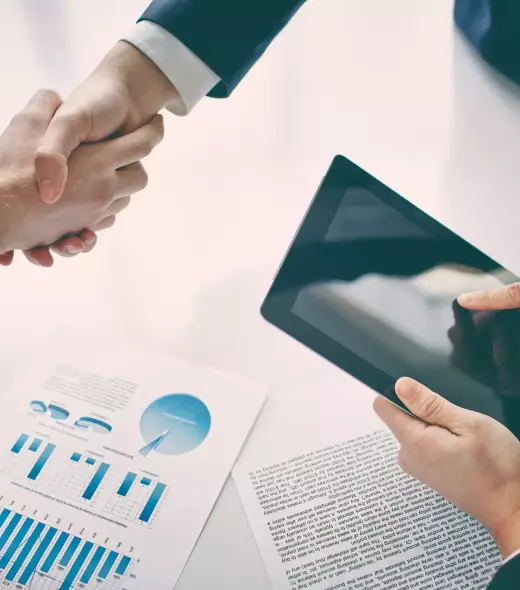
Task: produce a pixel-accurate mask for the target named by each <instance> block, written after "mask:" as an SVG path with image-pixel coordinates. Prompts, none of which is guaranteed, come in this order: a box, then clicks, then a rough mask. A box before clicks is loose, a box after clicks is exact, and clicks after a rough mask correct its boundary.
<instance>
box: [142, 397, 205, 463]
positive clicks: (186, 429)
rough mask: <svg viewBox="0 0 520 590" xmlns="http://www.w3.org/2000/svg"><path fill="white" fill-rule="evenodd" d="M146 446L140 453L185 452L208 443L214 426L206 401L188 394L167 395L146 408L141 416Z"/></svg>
mask: <svg viewBox="0 0 520 590" xmlns="http://www.w3.org/2000/svg"><path fill="white" fill-rule="evenodd" d="M140 426H141V434H142V436H143V438H144V440H145V441H146V445H145V446H144V447H143V448H142V449H141V450H140V454H141V455H143V456H146V455H148V454H150V453H151V452H152V451H154V452H156V453H161V454H163V455H182V454H183V453H188V452H190V451H192V450H193V449H195V448H197V447H198V446H199V445H200V444H202V443H203V442H204V440H205V439H206V437H207V436H208V433H209V431H210V428H211V415H210V412H209V410H208V408H207V406H206V404H205V403H204V402H202V401H201V400H200V399H199V398H197V397H195V396H193V395H188V394H185V393H176V394H170V395H165V396H163V397H161V398H159V399H157V400H155V401H154V402H153V403H152V404H150V405H149V406H148V408H146V410H145V412H144V413H143V415H142V417H141V425H140Z"/></svg>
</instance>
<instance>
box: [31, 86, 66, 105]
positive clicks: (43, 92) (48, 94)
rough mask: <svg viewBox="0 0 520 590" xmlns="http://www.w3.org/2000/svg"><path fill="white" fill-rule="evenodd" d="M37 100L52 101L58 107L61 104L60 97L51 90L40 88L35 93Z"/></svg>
mask: <svg viewBox="0 0 520 590" xmlns="http://www.w3.org/2000/svg"><path fill="white" fill-rule="evenodd" d="M36 94H37V96H38V97H39V98H44V99H48V100H49V101H53V102H54V103H56V106H58V105H59V104H60V103H61V96H60V95H59V94H58V93H57V92H56V90H53V89H52V88H40V90H38V92H37V93H36Z"/></svg>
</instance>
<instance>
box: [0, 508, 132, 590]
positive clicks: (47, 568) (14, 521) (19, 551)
mask: <svg viewBox="0 0 520 590" xmlns="http://www.w3.org/2000/svg"><path fill="white" fill-rule="evenodd" d="M137 561H138V560H136V559H135V558H134V557H133V556H130V555H127V554H125V553H120V552H118V551H115V550H113V549H110V548H108V547H104V546H102V545H98V544H96V543H95V542H93V541H92V540H87V539H83V538H81V537H80V536H77V535H73V534H72V533H68V532H66V531H60V530H59V529H58V528H57V527H55V526H52V525H49V524H46V523H44V522H40V521H38V520H36V519H33V518H29V517H27V516H24V515H23V514H20V513H18V512H15V511H11V510H10V509H8V508H3V509H1V511H0V584H2V585H4V586H6V585H7V586H9V585H10V583H13V584H15V585H16V588H27V589H28V590H36V589H42V590H44V589H45V590H72V589H73V588H77V587H78V584H79V585H80V586H79V587H82V588H96V589H103V588H105V589H106V590H116V589H120V588H121V586H122V585H123V583H124V581H125V579H126V578H127V577H128V576H131V577H133V578H135V575H134V574H132V564H133V563H134V562H137Z"/></svg>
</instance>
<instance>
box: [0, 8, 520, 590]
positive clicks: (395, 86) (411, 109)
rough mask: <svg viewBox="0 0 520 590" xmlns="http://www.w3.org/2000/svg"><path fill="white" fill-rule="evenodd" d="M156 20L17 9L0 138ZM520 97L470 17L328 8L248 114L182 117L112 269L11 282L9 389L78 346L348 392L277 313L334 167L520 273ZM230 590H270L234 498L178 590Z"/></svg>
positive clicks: (10, 273)
mask: <svg viewBox="0 0 520 590" xmlns="http://www.w3.org/2000/svg"><path fill="white" fill-rule="evenodd" d="M215 1H217V0H215ZM145 5H146V2H145V1H143V0H111V1H110V2H106V1H104V0H89V1H88V2H81V1H79V0H3V2H2V19H1V20H0V39H1V45H0V60H1V65H0V73H1V75H2V78H1V79H2V93H1V98H0V100H1V106H2V109H1V111H0V127H3V126H5V125H6V124H7V123H8V121H9V119H10V117H11V116H12V114H13V113H14V112H15V111H16V110H17V109H19V108H21V106H22V105H23V104H25V102H26V101H27V100H28V98H29V96H30V95H31V93H32V92H33V91H34V90H36V89H37V88H38V87H39V86H51V87H56V88H57V89H59V90H60V91H62V92H63V93H64V94H66V93H67V92H69V91H70V90H71V89H72V88H73V87H74V85H76V84H77V83H78V82H79V81H80V80H81V79H82V78H83V77H85V75H86V74H87V73H88V72H89V71H90V70H91V69H92V68H93V67H94V66H95V65H96V63H97V62H98V61H99V60H100V59H101V57H102V55H103V54H104V53H105V52H106V51H107V50H108V49H109V48H110V46H111V45H112V44H113V43H114V42H115V41H116V40H117V39H118V38H119V36H121V35H122V34H123V33H124V32H125V31H126V30H128V28H129V27H131V26H132V23H133V21H134V20H135V18H136V17H137V16H138V15H139V14H140V12H142V10H143V9H144V8H145ZM519 95H520V93H519V92H518V89H516V88H515V87H513V85H512V84H509V83H508V82H507V81H504V80H503V79H501V78H500V76H497V75H496V74H494V73H493V72H492V71H491V70H490V69H489V68H487V67H486V66H484V65H483V64H482V63H481V62H480V61H479V59H478V57H477V56H476V55H474V54H473V52H472V51H471V50H469V49H468V48H467V47H466V46H465V44H464V43H463V42H462V40H461V39H460V37H459V36H458V35H457V33H456V31H455V30H454V27H453V23H452V1H451V0H436V1H435V2H417V1H416V0H394V1H393V2H388V1H387V0H311V1H310V2H308V4H307V5H306V6H305V7H304V8H303V9H302V11H301V12H300V14H299V15H298V16H297V17H296V18H295V19H294V21H293V22H292V23H291V25H290V26H289V27H288V29H287V30H286V31H285V32H284V33H283V34H282V35H281V36H280V38H279V39H278V40H277V41H276V42H275V43H274V44H273V46H272V48H271V50H270V51H269V52H268V54H267V55H266V56H265V58H264V59H262V60H261V62H260V63H259V64H258V66H257V67H255V69H254V70H253V71H252V73H251V74H250V75H249V76H248V77H247V78H246V80H245V81H244V83H243V84H242V85H241V86H240V87H239V88H238V90H237V91H236V93H235V94H234V95H233V97H232V98H231V99H229V100H227V101H216V100H205V101H204V102H203V103H202V104H201V105H199V106H198V107H197V109H196V110H195V111H194V112H193V113H192V115H190V116H189V117H188V118H186V119H180V118H176V117H174V116H173V115H172V116H169V117H167V123H166V126H167V137H166V139H165V141H164V142H163V143H162V145H161V146H160V147H159V148H158V150H157V151H156V153H154V155H153V156H151V157H150V158H149V161H148V170H149V173H150V184H149V187H148V189H147V190H146V192H144V193H142V194H139V195H137V196H136V197H135V199H134V201H135V202H134V204H133V206H132V207H131V208H130V209H129V210H128V211H127V212H125V213H124V214H123V215H121V218H120V220H119V222H118V223H117V225H116V226H115V227H114V228H113V229H112V230H111V231H108V232H106V233H103V234H102V235H101V236H100V242H99V245H98V247H97V249H96V251H95V252H93V253H92V254H90V255H88V256H83V257H80V258H76V259H73V260H63V261H59V262H58V263H57V264H56V266H55V267H54V268H53V269H52V270H45V269H40V268H36V267H31V266H29V265H28V264H27V263H26V262H25V261H23V260H22V259H21V258H20V259H19V260H18V261H16V264H15V265H13V267H12V268H9V269H0V276H1V278H0V281H1V283H0V284H1V288H0V305H1V307H0V309H1V330H0V333H1V337H0V346H1V350H0V352H1V353H2V372H1V378H0V385H3V384H5V383H7V382H8V381H9V379H10V378H11V377H12V376H13V375H14V374H15V372H16V369H21V370H23V368H24V366H25V365H26V363H27V362H28V361H30V359H31V357H32V356H33V354H34V353H33V352H32V350H33V349H34V348H35V347H37V346H41V345H43V346H45V345H46V342H48V340H49V338H50V336H51V335H52V334H53V333H54V332H55V330H56V329H61V328H66V329H67V331H69V332H70V331H72V332H76V333H77V334H78V337H77V338H78V339H81V340H82V339H83V338H84V336H83V335H84V334H86V335H90V336H94V337H97V338H99V339H100V341H101V340H102V338H103V337H105V336H116V337H119V338H121V337H123V338H127V339H130V340H133V341H135V342H138V343H139V344H140V345H142V346H146V347H151V348H155V349H159V350H163V351H166V352H169V353H174V354H177V355H180V356H183V357H187V358H190V359H193V360H195V361H198V362H203V363H207V364H210V365H213V366H215V367H217V368H221V369H224V370H228V371H232V372H235V373H238V374H242V375H244V376H246V377H250V378H253V379H257V380H260V381H263V382H265V381H267V382H270V383H272V384H273V386H274V395H283V393H282V392H283V390H284V388H285V387H286V386H288V385H290V384H291V385H293V384H294V383H297V382H305V381H307V380H308V379H311V378H312V379H317V380H318V381H319V379H320V377H321V376H323V377H324V378H325V376H327V378H328V377H330V376H331V375H334V378H337V379H338V380H339V381H340V383H341V386H342V387H344V388H345V390H347V389H348V386H349V378H348V377H347V376H345V375H342V374H341V373H340V372H339V371H336V370H335V369H333V368H331V367H329V366H328V365H327V363H326V362H325V361H323V360H321V359H319V358H318V357H316V356H314V355H313V354H311V353H310V352H308V351H306V350H305V349H303V347H301V346H299V345H298V344H296V343H294V342H292V341H291V340H290V339H289V338H288V337H286V336H284V335H283V334H281V333H279V332H277V331H276V330H275V329H274V328H272V327H271V326H269V325H267V324H265V323H264V322H263V321H262V320H261V318H260V316H259V312H258V309H259V306H260V303H261V300H262V298H263V296H264V294H265V292H266V290H267V288H268V286H269V283H270V280H271V278H272V276H273V275H274V273H275V271H276V269H277V267H278V264H279V262H280V259H281V257H282V255H283V253H284V252H285V249H286V247H287V245H288V244H289V241H290V239H291V238H292V235H293V233H294V231H295V229H296V227H297V226H298V223H299V222H300V219H301V217H302V215H303V213H304V211H305V210H306V208H307V206H308V204H309V201H310V199H311V198H312V195H313V193H314V191H315V189H316V187H317V185H318V183H319V181H320V180H321V178H322V176H323V174H324V172H325V170H326V168H327V166H328V164H329V162H330V160H331V159H332V157H333V156H334V155H335V154H336V153H343V154H344V155H346V156H347V157H350V158H352V159H353V160H355V161H356V162H357V163H358V164H360V165H361V166H363V167H365V168H367V169H368V170H369V171H370V172H372V173H373V174H374V175H376V176H377V177H379V178H380V179H381V180H383V181H384V182H386V183H387V184H389V185H390V186H391V187H392V188H394V189H395V190H397V191H398V192H400V193H402V194H404V195H405V196H407V197H408V198H409V199H410V200H412V201H413V202H415V203H417V204H419V205H420V206H423V207H424V208H426V209H427V210H428V212H430V213H432V214H434V215H435V216H437V217H438V218H439V219H441V220H442V221H444V222H445V223H447V224H448V225H450V226H451V227H452V228H454V229H455V230H456V231H458V232H460V233H461V234H462V235H463V236H464V237H465V238H467V239H469V240H470V241H472V242H474V243H475V244H477V245H478V246H479V247H481V248H482V249H484V250H485V251H486V252H487V253H489V254H490V255H492V256H494V257H496V258H497V259H498V260H499V261H500V262H502V263H504V264H505V265H507V266H509V267H510V268H511V270H513V271H516V272H519V271H520V262H519V261H518V259H517V248H518V246H517V240H516V234H517V227H518V223H519V222H518V219H519V213H520V205H519V204H518V201H519V195H520V190H519V189H520V166H519V162H520V98H519ZM70 346H71V347H74V340H71V342H70ZM352 395H353V400H355V399H356V397H355V394H352ZM291 420H292V421H293V424H294V423H296V422H297V420H298V416H297V413H296V412H295V413H294V415H293V416H290V417H288V424H287V429H288V433H290V431H291ZM317 427H319V426H317ZM347 437H348V433H346V438H347ZM212 587H213V588H219V589H220V588H226V590H243V588H248V590H260V589H267V588H269V584H268V581H267V577H266V574H265V572H264V569H263V566H262V563H261V560H260V558H259V555H258V552H257V549H256V547H255V544H254V541H253V538H252V534H251V532H250V529H249V527H248V524H247V520H246V519H245V516H244V513H243V510H242V508H241V505H240V501H239V498H238V495H237V493H236V489H235V487H234V485H233V483H232V482H228V484H227V486H226V488H225V490H224V492H223V494H222V497H221V499H220V501H219V503H218V505H217V507H216V509H215V511H214V513H213V514H212V517H211V519H210V522H209V524H208V527H207V529H206V530H205V532H204V533H203V535H202V537H201V540H200V542H199V544H198V546H197V549H196V550H195V553H194V554H193V557H192V559H191V561H190V563H189V564H188V567H187V568H186V570H185V573H184V575H183V577H182V579H181V582H180V583H179V586H178V588H179V589H180V590H203V589H204V590H207V589H208V588H212Z"/></svg>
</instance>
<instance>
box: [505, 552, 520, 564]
mask: <svg viewBox="0 0 520 590" xmlns="http://www.w3.org/2000/svg"><path fill="white" fill-rule="evenodd" d="M518 555H520V549H517V550H516V551H515V552H514V553H511V555H509V556H508V557H506V559H504V563H507V562H508V561H511V560H512V559H514V558H515V557H518Z"/></svg>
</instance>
